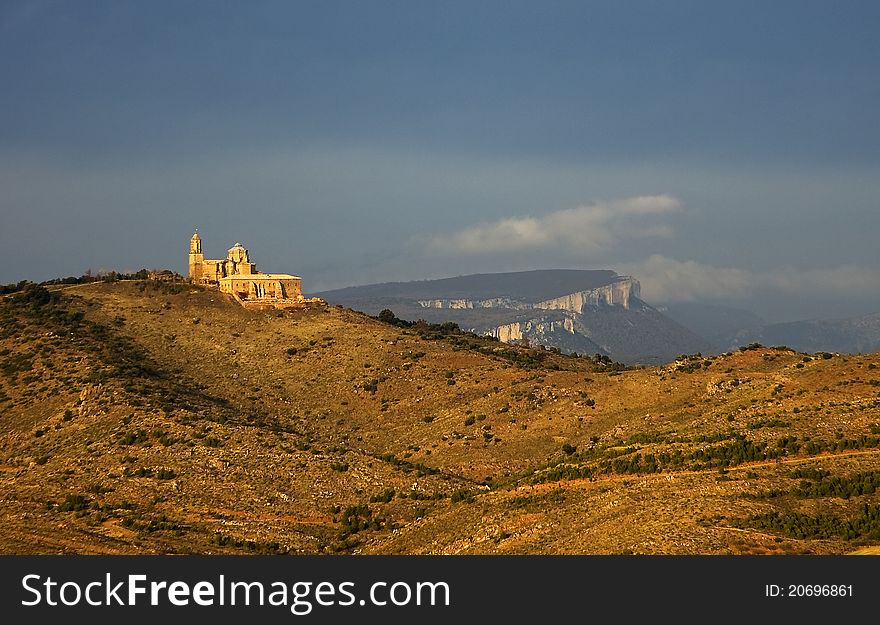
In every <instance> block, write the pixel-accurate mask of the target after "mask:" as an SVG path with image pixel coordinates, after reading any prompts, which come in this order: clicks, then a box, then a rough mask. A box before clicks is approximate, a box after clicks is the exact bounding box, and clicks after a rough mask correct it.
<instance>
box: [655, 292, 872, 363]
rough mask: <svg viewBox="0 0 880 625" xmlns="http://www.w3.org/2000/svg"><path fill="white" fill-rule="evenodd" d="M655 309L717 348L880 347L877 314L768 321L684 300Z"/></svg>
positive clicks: (850, 349) (832, 349)
mask: <svg viewBox="0 0 880 625" xmlns="http://www.w3.org/2000/svg"><path fill="white" fill-rule="evenodd" d="M657 309H658V310H660V311H661V312H663V313H664V314H665V315H667V316H668V317H670V318H671V319H673V320H675V321H677V322H678V323H680V324H681V325H683V326H685V327H687V328H689V329H690V330H691V331H693V332H694V333H696V334H699V335H700V336H702V337H703V338H705V339H706V340H707V341H709V342H710V343H711V344H712V346H713V348H714V351H717V352H724V351H729V350H733V349H736V348H737V347H739V346H741V345H748V344H750V343H761V344H762V345H768V346H769V345H787V346H788V347H791V348H793V349H796V350H798V351H801V352H808V353H813V352H839V353H858V352H873V351H878V350H880V314H873V315H865V316H862V317H852V318H849V319H808V320H804V321H790V322H785V323H771V324H768V323H767V322H766V321H764V320H763V319H761V318H760V317H759V316H758V315H755V314H754V313H751V312H749V311H746V310H740V309H737V308H729V307H726V306H716V305H708V304H701V303H691V302H688V303H676V304H664V305H659V306H657Z"/></svg>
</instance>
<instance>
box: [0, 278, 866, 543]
mask: <svg viewBox="0 0 880 625" xmlns="http://www.w3.org/2000/svg"><path fill="white" fill-rule="evenodd" d="M0 307H2V308H0V312H2V320H3V326H2V331H0V367H2V371H0V373H2V376H0V409H2V416H0V434H2V438H0V441H2V443H0V463H2V469H3V472H2V481H0V496H2V497H3V501H4V505H3V509H2V526H0V548H2V550H3V551H5V552H14V553H37V552H38V553H47V552H48V553H51V552H81V553H104V552H107V553H138V552H147V553H156V552H182V553H191V552H197V553H221V552H246V553H247V552H261V553H266V552H269V553H276V552H281V553H323V552H336V551H346V552H355V553H361V552H368V553H491V552H506V553H623V552H638V553H729V552H732V553H747V552H748V553H752V552H753V553H775V552H803V551H809V552H815V553H841V552H848V551H854V550H856V549H860V548H864V547H866V546H871V545H877V544H880V514H878V510H880V508H878V506H877V504H878V495H877V493H876V490H875V484H876V485H877V486H880V453H878V448H880V426H878V422H880V399H878V391H880V369H878V368H877V367H878V365H880V357H878V356H877V355H874V354H872V355H865V356H847V357H842V356H832V355H830V354H828V355H814V356H808V355H804V354H798V353H795V352H793V351H790V350H787V349H782V348H778V349H771V348H763V347H754V348H752V349H748V350H746V351H742V352H737V353H734V354H729V355H725V356H722V357H718V358H714V359H704V358H702V357H700V356H693V357H690V358H687V359H681V360H679V361H677V362H676V363H672V364H670V365H668V366H665V367H660V368H651V369H635V370H629V371H622V372H621V371H616V370H615V367H614V366H611V365H609V364H608V363H602V362H599V363H597V362H594V361H592V360H590V359H587V358H571V357H566V356H562V355H559V354H552V353H549V352H545V351H543V350H529V349H526V348H514V347H510V346H506V345H503V344H501V343H497V342H493V341H490V340H487V339H480V338H477V337H474V336H472V335H464V334H461V333H459V332H456V331H455V329H454V328H450V327H446V328H442V327H439V326H430V327H429V326H416V327H402V326H403V325H404V324H401V325H397V326H396V325H393V324H389V323H383V322H380V321H377V320H375V319H371V318H369V317H366V316H365V315H362V314H360V313H356V312H353V311H350V310H345V309H341V308H329V309H326V310H310V311H287V312H280V311H273V312H255V311H247V310H244V309H243V308H241V307H240V306H238V305H237V304H235V303H234V302H232V301H230V300H229V299H227V298H226V297H225V296H222V295H221V294H220V293H218V292H216V291H211V290H204V289H200V288H195V287H191V286H188V285H179V284H166V285H162V284H158V283H152V282H119V283H111V284H101V283H95V284H87V285H79V286H74V287H66V288H63V289H60V290H58V291H56V292H54V293H53V294H51V295H50V294H49V293H48V292H46V291H44V290H41V289H38V288H30V289H27V290H26V291H25V292H23V293H20V294H18V295H13V296H10V297H7V298H5V299H4V300H3V301H2V304H0ZM826 356H827V357H826Z"/></svg>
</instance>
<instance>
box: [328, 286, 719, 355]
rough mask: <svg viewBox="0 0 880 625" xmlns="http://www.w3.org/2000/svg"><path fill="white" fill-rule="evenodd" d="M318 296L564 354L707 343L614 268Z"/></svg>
mask: <svg viewBox="0 0 880 625" xmlns="http://www.w3.org/2000/svg"><path fill="white" fill-rule="evenodd" d="M319 296H320V297H321V298H323V299H325V300H327V301H328V302H331V303H337V304H342V305H344V306H348V307H351V308H353V309H356V310H360V311H364V312H367V313H369V314H373V315H375V314H378V313H379V312H380V311H381V310H383V309H389V310H392V311H394V313H395V314H396V315H397V316H399V317H400V318H402V319H409V320H413V321H414V320H417V319H424V320H426V321H430V322H434V323H442V322H444V321H452V322H454V323H457V324H459V325H460V326H461V327H462V328H465V329H467V330H469V331H472V332H476V333H477V334H485V335H491V336H495V337H497V338H499V339H500V340H502V341H504V342H506V343H509V342H511V341H523V340H526V341H528V342H530V343H533V344H537V345H544V346H547V347H555V348H559V349H561V350H562V351H563V352H566V353H580V354H583V353H590V354H595V353H600V354H604V355H608V356H610V357H612V358H614V359H615V360H620V361H622V362H626V363H629V364H658V363H662V362H667V361H669V360H672V359H673V358H675V357H676V356H678V355H679V354H683V353H694V352H698V351H708V350H709V349H710V343H709V342H707V341H706V340H704V339H702V338H700V337H699V336H697V335H695V334H693V333H692V332H690V331H689V330H688V329H687V328H685V327H684V326H682V325H680V324H678V323H676V322H674V321H672V320H671V319H669V318H668V317H666V316H664V315H663V314H662V313H661V312H659V311H658V310H657V309H655V308H653V307H651V306H649V305H648V304H646V303H645V302H643V301H642V300H641V299H639V283H638V281H636V280H635V279H634V278H631V277H629V276H619V275H617V274H616V273H615V272H613V271H609V270H604V271H581V270H573V269H553V270H538V271H522V272H515V273H496V274H476V275H471V276H459V277H456V278H444V279H441V280H425V281H421V282H402V283H399V282H398V283H387V284H374V285H366V286H360V287H349V288H346V289H339V290H335V291H325V292H323V293H320V294H319Z"/></svg>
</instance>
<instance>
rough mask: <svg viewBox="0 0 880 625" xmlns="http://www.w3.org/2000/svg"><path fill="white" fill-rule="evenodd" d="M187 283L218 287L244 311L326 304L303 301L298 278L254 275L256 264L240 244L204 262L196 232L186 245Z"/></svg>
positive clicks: (279, 274) (316, 301) (300, 280)
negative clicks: (187, 260)
mask: <svg viewBox="0 0 880 625" xmlns="http://www.w3.org/2000/svg"><path fill="white" fill-rule="evenodd" d="M189 280H190V282H192V283H193V284H200V285H203V286H210V287H218V288H219V289H220V292H221V293H227V294H229V295H231V296H232V297H234V298H235V300H236V301H238V302H239V303H240V304H241V305H242V306H244V307H245V308H257V309H264V308H308V307H312V306H322V305H324V304H325V302H324V301H323V300H321V299H318V298H310V299H307V298H305V297H303V294H302V279H301V278H300V277H299V276H291V275H288V274H286V273H262V272H260V271H257V264H256V263H253V262H251V260H250V255H249V254H248V251H247V249H245V248H244V246H242V244H241V243H236V244H235V245H233V246H232V247H231V248H229V250H227V252H226V258H224V259H221V260H211V259H205V255H204V253H203V252H202V239H201V237H199V233H198V232H196V233H195V234H193V235H192V238H191V239H190V241H189Z"/></svg>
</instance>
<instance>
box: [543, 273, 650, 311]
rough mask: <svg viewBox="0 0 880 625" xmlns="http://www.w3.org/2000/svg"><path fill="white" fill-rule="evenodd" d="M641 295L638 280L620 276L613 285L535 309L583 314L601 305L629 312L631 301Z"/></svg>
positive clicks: (589, 290) (565, 297) (570, 296)
mask: <svg viewBox="0 0 880 625" xmlns="http://www.w3.org/2000/svg"><path fill="white" fill-rule="evenodd" d="M639 293H640V285H639V282H638V280H636V279H634V278H631V277H630V276H620V278H619V279H618V280H616V281H615V282H612V283H611V284H608V285H605V286H600V287H598V288H595V289H588V290H586V291H578V292H577V293H569V294H568V295H563V296H562V297H556V298H554V299H549V300H546V301H544V302H538V303H537V304H535V305H534V307H535V308H541V309H544V310H567V311H569V312H573V313H582V312H583V311H584V308H585V307H587V306H600V305H606V306H622V307H623V308H626V309H627V310H629V308H630V302H631V300H632V299H633V298H636V299H637V298H638V297H639Z"/></svg>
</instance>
